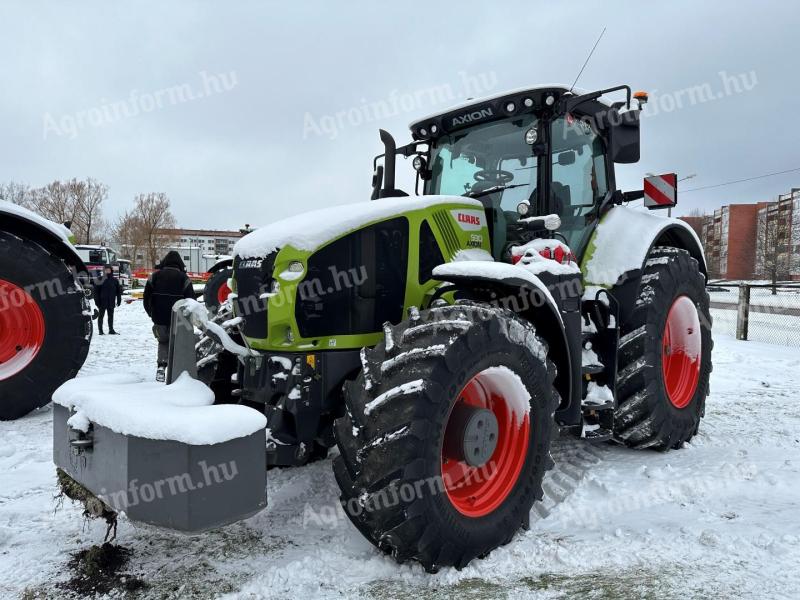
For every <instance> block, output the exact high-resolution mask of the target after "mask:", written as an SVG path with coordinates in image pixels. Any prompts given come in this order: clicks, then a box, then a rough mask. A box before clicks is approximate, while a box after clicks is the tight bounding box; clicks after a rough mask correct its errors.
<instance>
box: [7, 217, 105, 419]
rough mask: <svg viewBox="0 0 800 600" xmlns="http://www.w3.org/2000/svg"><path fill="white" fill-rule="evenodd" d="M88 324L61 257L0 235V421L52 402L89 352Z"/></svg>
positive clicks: (84, 306) (82, 299)
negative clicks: (58, 388) (59, 387)
mask: <svg viewBox="0 0 800 600" xmlns="http://www.w3.org/2000/svg"><path fill="white" fill-rule="evenodd" d="M91 337H92V320H91V315H90V314H89V312H88V304H87V301H86V298H85V297H84V295H83V291H82V288H80V287H79V286H78V285H77V284H76V283H75V279H74V276H73V274H72V272H71V271H70V270H69V269H68V268H67V265H66V264H64V261H62V260H61V259H60V258H58V257H56V256H54V255H52V254H50V253H49V252H48V251H47V250H46V249H45V248H43V247H42V246H40V245H39V244H36V243H35V242H32V241H29V240H23V239H21V238H19V237H17V236H15V235H13V234H11V233H8V232H5V231H0V419H2V420H9V419H16V418H18V417H21V416H23V415H25V414H27V413H29V412H30V411H32V410H34V409H36V408H39V407H41V406H44V405H45V404H47V403H48V402H50V397H51V396H52V394H53V391H55V389H56V388H57V387H58V386H60V385H61V384H62V383H64V382H65V381H66V380H67V379H70V378H72V377H74V376H75V375H76V374H77V373H78V370H79V369H80V368H81V366H82V365H83V361H84V360H85V359H86V355H87V353H88V352H89V340H91Z"/></svg>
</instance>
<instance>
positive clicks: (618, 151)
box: [608, 110, 641, 164]
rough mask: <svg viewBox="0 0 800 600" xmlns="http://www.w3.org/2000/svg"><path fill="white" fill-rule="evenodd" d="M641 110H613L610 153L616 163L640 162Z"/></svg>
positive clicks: (610, 116)
mask: <svg viewBox="0 0 800 600" xmlns="http://www.w3.org/2000/svg"><path fill="white" fill-rule="evenodd" d="M640 114H641V111H639V110H628V111H625V112H623V113H620V112H617V111H612V112H610V114H609V115H608V119H609V124H608V126H609V132H608V133H609V142H610V144H609V154H610V157H611V160H612V161H614V162H615V163H622V164H630V163H636V162H639V115H640Z"/></svg>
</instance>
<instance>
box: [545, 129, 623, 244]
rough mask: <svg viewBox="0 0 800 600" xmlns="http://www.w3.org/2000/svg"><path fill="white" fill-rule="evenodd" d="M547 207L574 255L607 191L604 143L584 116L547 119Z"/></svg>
mask: <svg viewBox="0 0 800 600" xmlns="http://www.w3.org/2000/svg"><path fill="white" fill-rule="evenodd" d="M550 135H551V161H552V170H551V173H552V177H551V184H550V211H551V212H553V213H557V214H558V215H559V216H560V217H561V223H562V225H561V228H560V229H559V232H560V233H561V234H563V235H564V236H565V237H566V239H567V243H568V245H569V246H570V248H571V249H572V251H573V253H574V254H575V255H576V256H581V255H582V254H583V251H584V249H585V246H586V243H587V242H588V239H589V234H590V233H591V232H592V230H593V229H594V227H595V225H596V224H597V215H596V210H595V208H596V207H597V206H598V204H599V203H600V201H601V200H602V199H603V197H604V196H605V195H606V193H607V192H608V191H609V168H610V164H609V162H608V159H607V157H606V146H605V141H604V140H603V138H602V137H601V136H600V135H598V134H597V133H596V132H595V131H594V129H593V126H592V124H591V123H590V122H589V121H588V120H582V119H579V118H577V117H574V116H573V115H571V114H567V115H565V116H562V117H558V118H556V119H554V120H553V122H552V123H551V133H550Z"/></svg>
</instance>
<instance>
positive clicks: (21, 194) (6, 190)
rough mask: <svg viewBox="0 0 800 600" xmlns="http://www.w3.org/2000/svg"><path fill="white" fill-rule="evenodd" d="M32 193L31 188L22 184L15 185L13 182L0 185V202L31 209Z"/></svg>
mask: <svg viewBox="0 0 800 600" xmlns="http://www.w3.org/2000/svg"><path fill="white" fill-rule="evenodd" d="M32 192H33V190H31V187H30V186H29V185H27V184H24V183H17V182H15V181H9V182H7V183H0V200H5V201H6V202H13V203H14V204H19V205H20V206H24V207H25V208H30V207H31V195H32Z"/></svg>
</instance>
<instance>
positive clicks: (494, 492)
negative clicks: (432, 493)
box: [441, 367, 531, 517]
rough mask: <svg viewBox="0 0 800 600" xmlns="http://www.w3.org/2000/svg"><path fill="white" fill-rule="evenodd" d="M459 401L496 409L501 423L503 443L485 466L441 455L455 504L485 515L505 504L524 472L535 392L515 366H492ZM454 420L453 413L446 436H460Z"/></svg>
mask: <svg viewBox="0 0 800 600" xmlns="http://www.w3.org/2000/svg"><path fill="white" fill-rule="evenodd" d="M459 402H462V403H464V404H467V405H469V406H473V407H478V408H486V409H489V410H491V411H492V413H493V414H494V416H495V418H496V419H497V423H498V436H497V446H496V447H495V450H494V452H493V453H492V456H491V458H490V459H489V460H488V461H487V462H486V463H485V464H484V465H482V466H479V467H472V466H470V465H468V464H467V463H466V462H463V461H459V460H454V459H452V458H447V457H445V455H444V452H442V455H441V460H442V480H443V482H444V488H445V491H446V493H447V496H448V498H449V499H450V502H451V504H452V505H453V506H454V507H455V509H456V510H457V511H458V512H460V513H461V514H462V515H465V516H467V517H483V516H485V515H488V514H490V513H492V512H493V511H495V510H496V509H497V508H498V507H499V506H500V505H501V504H502V503H503V501H504V500H505V499H506V498H507V497H508V495H509V494H510V493H511V491H512V490H513V489H514V486H515V485H516V483H517V480H518V479H519V475H520V473H521V472H522V467H523V465H524V464H525V460H526V458H527V455H528V446H529V444H530V430H531V422H530V395H529V394H528V391H527V390H526V389H525V386H524V385H523V384H522V381H521V380H520V379H519V377H518V376H517V375H516V374H514V373H513V372H512V371H510V370H509V369H507V368H504V367H490V368H488V369H485V370H483V371H481V372H480V373H478V374H477V375H475V377H473V378H472V379H470V380H469V382H467V385H465V386H464V389H463V390H461V393H460V394H459V395H458V398H457V399H456V404H457V403H459ZM452 414H453V410H452V408H451V410H450V415H451V416H452ZM450 424H451V419H449V418H448V427H445V434H444V435H445V439H447V438H448V436H452V435H456V434H455V433H454V432H453V431H452V429H453V428H452V427H449V425H450ZM445 445H446V442H445V440H443V444H442V446H443V447H444V446H445Z"/></svg>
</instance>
